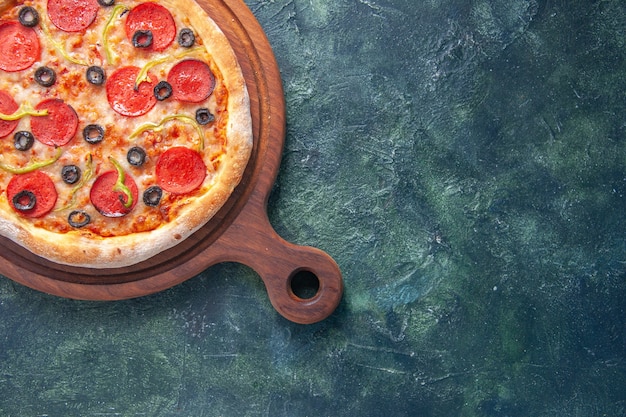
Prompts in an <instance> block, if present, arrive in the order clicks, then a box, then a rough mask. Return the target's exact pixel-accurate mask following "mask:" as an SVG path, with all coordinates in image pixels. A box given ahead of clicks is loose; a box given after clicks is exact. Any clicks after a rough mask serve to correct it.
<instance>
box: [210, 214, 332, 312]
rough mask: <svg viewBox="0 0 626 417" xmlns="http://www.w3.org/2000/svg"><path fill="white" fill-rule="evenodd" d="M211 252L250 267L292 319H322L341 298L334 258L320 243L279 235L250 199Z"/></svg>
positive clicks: (278, 308) (273, 299)
mask: <svg viewBox="0 0 626 417" xmlns="http://www.w3.org/2000/svg"><path fill="white" fill-rule="evenodd" d="M254 207H257V209H255V208H254ZM211 253H212V254H213V255H216V256H217V258H218V259H219V261H220V262H239V263H242V264H244V265H247V266H249V267H250V268H252V269H254V270H255V271H256V272H257V273H258V274H259V275H260V276H261V279H262V280H263V282H264V283H265V287H266V288H267V292H268V295H269V299H270V302H271V303H272V305H273V306H274V308H275V309H276V310H277V311H278V312H279V313H280V314H281V315H282V316H283V317H285V318H286V319H288V320H291V321H293V322H296V323H301V324H311V323H316V322H318V321H321V320H324V319H325V318H327V317H328V316H329V315H331V314H332V313H333V311H335V309H336V308H337V306H338V305H339V302H340V301H341V297H342V293H343V280H342V277H341V271H340V270H339V267H338V266H337V264H336V263H335V261H334V260H333V259H332V258H331V257H330V256H329V255H328V254H326V253H325V252H323V251H322V250H320V249H317V248H313V247H309V246H298V245H294V244H292V243H289V242H287V241H285V240H284V239H282V238H281V237H280V236H279V235H278V234H277V233H276V232H275V231H274V229H273V227H272V226H271V224H270V222H269V220H268V217H267V214H266V211H265V208H264V206H263V205H260V206H259V205H255V204H249V205H248V207H247V210H243V211H242V212H241V214H240V215H239V217H238V218H237V219H236V220H235V222H234V223H233V224H231V225H230V226H229V228H228V229H227V230H226V231H225V233H223V234H222V235H221V236H220V237H219V238H218V240H217V241H216V242H214V243H213V244H212V245H211Z"/></svg>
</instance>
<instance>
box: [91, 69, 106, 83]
mask: <svg viewBox="0 0 626 417" xmlns="http://www.w3.org/2000/svg"><path fill="white" fill-rule="evenodd" d="M105 79H106V75H105V74H104V70H103V69H102V68H101V67H98V66H96V65H93V66H91V67H89V68H87V81H89V82H90V83H91V84H93V85H102V84H104V80H105Z"/></svg>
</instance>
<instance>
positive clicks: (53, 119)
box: [30, 98, 78, 146]
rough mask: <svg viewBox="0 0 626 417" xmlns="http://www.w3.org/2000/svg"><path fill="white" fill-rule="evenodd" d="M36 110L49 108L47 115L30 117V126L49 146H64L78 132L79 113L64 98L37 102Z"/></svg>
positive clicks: (37, 136)
mask: <svg viewBox="0 0 626 417" xmlns="http://www.w3.org/2000/svg"><path fill="white" fill-rule="evenodd" d="M35 110H48V115H47V116H33V117H31V119H30V128H31V130H32V132H33V135H34V136H35V138H37V140H39V142H41V143H43V144H45V145H48V146H63V145H66V144H67V143H68V142H69V141H70V140H71V139H72V138H73V137H74V135H75V134H76V129H77V127H78V115H77V114H76V112H75V111H74V109H73V108H72V106H70V105H69V104H65V102H64V101H63V100H60V99H57V98H49V99H47V100H44V101H42V102H40V103H39V104H37V106H35Z"/></svg>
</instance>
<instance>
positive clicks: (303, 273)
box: [289, 270, 320, 300]
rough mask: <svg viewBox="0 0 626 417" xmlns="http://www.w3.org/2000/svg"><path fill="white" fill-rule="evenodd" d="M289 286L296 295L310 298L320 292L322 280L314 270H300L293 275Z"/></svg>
mask: <svg viewBox="0 0 626 417" xmlns="http://www.w3.org/2000/svg"><path fill="white" fill-rule="evenodd" d="M289 287H290V288H291V292H292V293H293V295H295V296H296V297H298V298H300V299H302V300H310V299H311V298H313V297H315V296H316V295H317V293H318V292H319V289H320V280H319V278H318V277H317V275H315V274H314V273H313V272H311V271H307V270H300V271H297V272H296V273H294V274H293V275H292V276H291V279H290V282H289Z"/></svg>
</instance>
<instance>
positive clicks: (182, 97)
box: [167, 59, 215, 103]
mask: <svg viewBox="0 0 626 417" xmlns="http://www.w3.org/2000/svg"><path fill="white" fill-rule="evenodd" d="M167 82H168V83H170V85H171V86H172V97H174V98H175V99H176V100H179V101H189V102H192V103H199V102H201V101H204V100H206V99H207V98H208V97H209V96H210V95H211V93H212V92H213V88H215V76H214V75H213V73H212V72H211V69H210V68H209V66H208V65H207V64H206V63H204V62H202V61H198V60H196V59H187V60H184V61H181V62H179V63H178V64H176V65H174V66H173V67H172V69H171V70H170V72H169V73H168V74H167Z"/></svg>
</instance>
